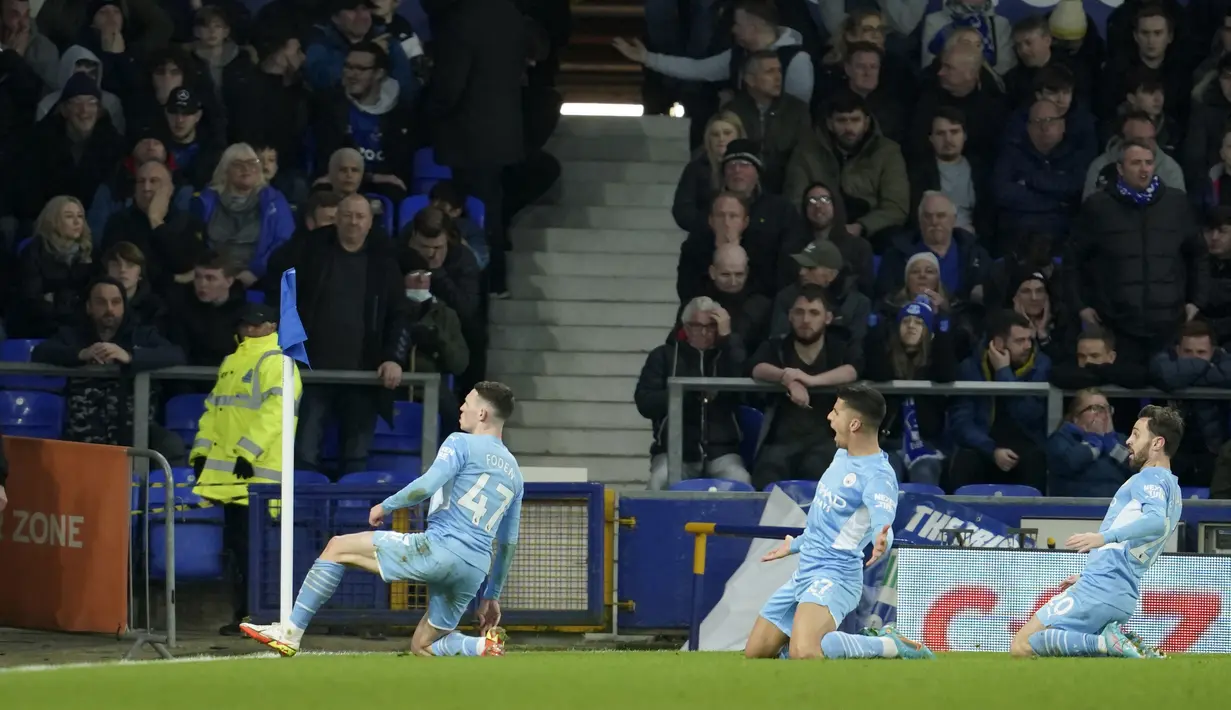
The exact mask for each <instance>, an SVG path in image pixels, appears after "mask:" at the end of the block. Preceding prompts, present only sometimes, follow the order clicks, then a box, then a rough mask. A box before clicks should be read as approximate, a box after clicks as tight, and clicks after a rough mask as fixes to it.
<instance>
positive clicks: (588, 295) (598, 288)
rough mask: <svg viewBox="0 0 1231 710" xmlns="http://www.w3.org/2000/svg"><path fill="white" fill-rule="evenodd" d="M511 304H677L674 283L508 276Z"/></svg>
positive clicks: (597, 277) (671, 281)
mask: <svg viewBox="0 0 1231 710" xmlns="http://www.w3.org/2000/svg"><path fill="white" fill-rule="evenodd" d="M509 291H510V293H511V294H512V296H513V299H514V300H524V301H534V300H541V301H616V302H625V303H631V302H637V303H672V304H674V303H676V301H677V298H676V295H675V279H630V278H620V277H604V276H590V277H587V276H535V275H533V274H519V273H517V272H516V271H514V272H513V273H512V274H510V275H509Z"/></svg>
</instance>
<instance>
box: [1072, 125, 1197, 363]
mask: <svg viewBox="0 0 1231 710" xmlns="http://www.w3.org/2000/svg"><path fill="white" fill-rule="evenodd" d="M1117 173H1118V177H1117V179H1116V181H1115V182H1114V183H1112V184H1108V185H1107V187H1106V188H1104V189H1103V191H1102V192H1099V193H1096V194H1094V195H1092V196H1091V197H1090V199H1088V200H1086V201H1085V203H1083V204H1082V207H1081V211H1080V212H1079V213H1078V217H1077V219H1076V221H1075V222H1074V223H1073V236H1072V240H1071V241H1072V244H1073V248H1072V252H1071V254H1070V255H1069V256H1066V257H1065V260H1064V268H1065V270H1066V271H1067V272H1068V274H1067V277H1066V278H1067V279H1068V283H1069V284H1070V296H1069V298H1070V304H1071V305H1070V307H1071V308H1072V310H1073V311H1074V312H1076V313H1077V314H1078V315H1079V316H1080V317H1081V319H1082V320H1083V321H1085V322H1086V323H1087V324H1089V325H1096V324H1099V323H1102V324H1104V325H1105V326H1107V327H1109V328H1111V330H1112V331H1113V332H1114V333H1115V335H1116V342H1117V343H1118V345H1119V348H1120V353H1121V357H1130V358H1135V359H1144V358H1147V357H1149V356H1150V355H1152V354H1153V353H1156V352H1158V351H1159V350H1161V349H1162V348H1163V347H1165V346H1166V345H1167V344H1169V343H1171V342H1173V341H1174V338H1175V335H1176V332H1177V331H1178V330H1179V327H1180V325H1181V324H1182V323H1184V322H1185V321H1189V320H1192V319H1193V318H1194V317H1196V315H1197V313H1198V312H1199V311H1200V310H1201V306H1202V305H1203V304H1204V303H1205V302H1206V299H1207V297H1208V293H1209V267H1208V266H1207V263H1206V255H1205V245H1204V244H1202V241H1201V237H1200V235H1199V234H1198V232H1197V229H1196V226H1195V225H1194V224H1193V220H1192V209H1191V207H1190V206H1189V204H1188V200H1187V198H1186V197H1185V195H1184V194H1183V193H1181V192H1180V191H1178V190H1173V189H1171V188H1170V187H1168V186H1167V185H1164V184H1163V183H1162V181H1161V180H1159V178H1158V176H1157V175H1156V174H1155V172H1154V150H1153V148H1152V147H1151V146H1150V145H1148V144H1146V143H1141V142H1138V141H1130V142H1127V143H1125V144H1124V148H1123V151H1122V155H1121V158H1120V162H1119V166H1118V168H1117Z"/></svg>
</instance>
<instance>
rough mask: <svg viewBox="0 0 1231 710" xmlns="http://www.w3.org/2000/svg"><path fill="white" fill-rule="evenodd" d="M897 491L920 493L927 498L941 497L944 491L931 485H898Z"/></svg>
mask: <svg viewBox="0 0 1231 710" xmlns="http://www.w3.org/2000/svg"><path fill="white" fill-rule="evenodd" d="M898 490H899V491H901V492H902V493H920V494H923V495H929V496H943V495H944V494H945V489H943V488H941V487H940V486H933V485H932V484H931V483H899V484H898Z"/></svg>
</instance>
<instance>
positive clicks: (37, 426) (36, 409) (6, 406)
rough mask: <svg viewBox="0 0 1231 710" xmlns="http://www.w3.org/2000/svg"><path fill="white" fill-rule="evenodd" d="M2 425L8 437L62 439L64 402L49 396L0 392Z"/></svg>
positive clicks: (20, 392) (55, 396) (26, 392)
mask: <svg viewBox="0 0 1231 710" xmlns="http://www.w3.org/2000/svg"><path fill="white" fill-rule="evenodd" d="M0 424H3V425H4V433H5V434H7V435H9V436H28V437H30V438H33V439H59V438H60V434H61V433H62V432H63V430H64V398H63V397H61V396H59V395H56V394H50V393H48V392H28V391H24V390H8V391H4V392H0Z"/></svg>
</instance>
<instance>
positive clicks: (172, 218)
mask: <svg viewBox="0 0 1231 710" xmlns="http://www.w3.org/2000/svg"><path fill="white" fill-rule="evenodd" d="M202 230H203V227H202V225H201V221H200V220H199V219H197V218H196V217H194V216H193V215H191V214H190V213H188V212H182V211H180V210H177V209H174V208H171V209H169V210H167V218H166V219H165V220H163V223H162V224H161V225H159V227H158V228H157V229H151V228H150V218H149V217H148V216H147V215H146V214H145V213H144V212H142V211H141V210H140V209H138V208H137V206H136V205H133V204H130V205H129V206H128V207H127V208H125V209H124V210H123V211H121V212H117V213H116V214H114V215H112V216H111V219H109V220H107V226H106V227H105V228H104V229H103V240H102V244H101V245H100V253H101V252H106V251H107V250H108V249H110V248H111V247H113V246H115V245H116V244H118V243H120V242H131V243H133V244H134V245H136V247H137V248H138V249H140V250H141V253H142V254H144V255H145V269H144V274H143V275H144V276H145V278H147V279H149V280H150V282H151V283H152V284H153V285H154V286H155V287H156V288H157V290H159V291H165V290H166V289H167V288H168V287H169V284H170V282H171V280H172V278H174V276H175V275H176V274H183V273H187V272H189V271H192V268H193V266H194V265H195V264H196V261H197V257H199V256H200V255H201V254H202V253H203V252H204V251H205V245H204V244H203V243H202V242H201V239H200V238H199V236H198V235H199V234H200V233H201V232H202Z"/></svg>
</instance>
